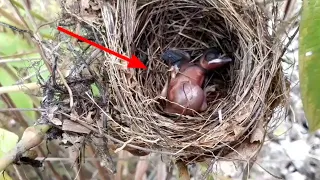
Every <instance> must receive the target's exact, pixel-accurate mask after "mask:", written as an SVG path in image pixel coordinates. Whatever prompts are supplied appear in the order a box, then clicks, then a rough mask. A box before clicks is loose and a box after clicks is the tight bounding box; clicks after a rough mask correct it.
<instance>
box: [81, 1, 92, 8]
mask: <svg viewBox="0 0 320 180" xmlns="http://www.w3.org/2000/svg"><path fill="white" fill-rule="evenodd" d="M89 1H90V0H81V8H82V9H88V8H89V7H90V5H89Z"/></svg>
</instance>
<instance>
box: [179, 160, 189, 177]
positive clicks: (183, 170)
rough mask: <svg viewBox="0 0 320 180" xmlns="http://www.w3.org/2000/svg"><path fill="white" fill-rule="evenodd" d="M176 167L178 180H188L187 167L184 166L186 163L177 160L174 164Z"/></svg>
mask: <svg viewBox="0 0 320 180" xmlns="http://www.w3.org/2000/svg"><path fill="white" fill-rule="evenodd" d="M176 165H177V167H178V170H179V179H180V180H190V175H189V171H188V166H187V165H186V163H185V162H182V161H180V160H178V161H177V162H176Z"/></svg>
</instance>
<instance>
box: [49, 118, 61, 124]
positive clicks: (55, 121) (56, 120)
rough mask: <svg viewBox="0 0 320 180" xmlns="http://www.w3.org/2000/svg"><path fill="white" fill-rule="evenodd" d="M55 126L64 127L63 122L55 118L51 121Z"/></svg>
mask: <svg viewBox="0 0 320 180" xmlns="http://www.w3.org/2000/svg"><path fill="white" fill-rule="evenodd" d="M50 122H52V123H53V124H54V125H57V126H61V125H62V121H61V120H60V119H58V118H53V119H51V121H50Z"/></svg>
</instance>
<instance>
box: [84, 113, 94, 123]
mask: <svg viewBox="0 0 320 180" xmlns="http://www.w3.org/2000/svg"><path fill="white" fill-rule="evenodd" d="M93 113H95V111H90V112H88V115H87V117H86V122H87V123H90V124H91V123H93V122H94V121H93V119H92V114H93Z"/></svg>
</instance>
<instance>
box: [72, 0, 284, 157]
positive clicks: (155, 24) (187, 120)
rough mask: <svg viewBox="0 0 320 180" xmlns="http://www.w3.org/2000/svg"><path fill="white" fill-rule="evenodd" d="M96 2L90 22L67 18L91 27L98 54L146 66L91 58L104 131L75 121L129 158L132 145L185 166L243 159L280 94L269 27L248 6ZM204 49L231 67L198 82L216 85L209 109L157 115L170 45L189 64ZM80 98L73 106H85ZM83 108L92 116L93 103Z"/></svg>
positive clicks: (239, 2)
mask: <svg viewBox="0 0 320 180" xmlns="http://www.w3.org/2000/svg"><path fill="white" fill-rule="evenodd" d="M98 2H99V1H98ZM98 4H99V5H100V7H101V12H102V13H101V14H99V16H100V17H101V19H102V20H101V21H100V24H99V23H96V22H89V21H87V20H83V19H81V18H79V17H78V16H80V15H79V14H78V15H73V16H72V17H76V19H77V20H79V21H84V22H85V24H88V25H89V26H90V27H91V28H92V27H93V29H96V30H98V34H99V35H101V36H102V39H103V40H104V41H103V44H104V45H105V46H106V47H108V48H110V49H112V50H114V51H117V52H119V53H122V54H124V55H126V56H131V55H132V54H135V55H136V56H138V57H139V58H140V59H141V60H143V61H144V62H145V64H146V65H147V66H148V69H147V70H133V69H126V65H125V64H123V63H122V61H120V60H119V59H118V58H116V57H115V56H112V55H109V54H104V55H103V57H100V58H99V62H98V63H97V64H98V65H97V64H96V65H95V66H96V67H99V68H98V69H100V70H101V71H99V73H98V74H100V76H101V79H104V80H105V81H107V83H102V84H101V81H100V80H99V81H98V80H96V83H98V84H100V85H101V86H102V88H103V89H105V90H107V93H106V96H105V98H106V99H107V104H108V106H106V105H105V104H104V105H103V109H105V112H103V113H102V112H101V114H104V115H107V117H108V126H107V127H108V128H107V129H103V128H101V126H99V125H97V124H96V123H93V124H90V123H88V122H82V123H81V124H84V123H85V124H86V127H91V128H90V129H91V130H94V129H96V131H95V132H97V133H101V132H104V133H105V134H106V136H107V137H108V138H109V139H111V140H112V141H113V142H114V144H115V145H117V147H118V148H120V149H122V148H124V149H127V150H130V151H131V152H134V151H135V150H134V149H136V148H138V149H139V150H142V151H147V152H159V153H164V154H167V155H172V156H175V157H179V158H182V159H185V160H188V161H200V160H201V159H202V158H213V157H216V156H218V155H219V156H220V157H224V156H226V155H227V154H229V153H230V152H236V154H237V155H235V156H237V157H243V156H242V154H241V152H244V151H243V150H244V149H247V151H246V152H245V153H246V155H248V157H251V155H253V154H254V153H255V152H256V150H257V148H258V147H259V146H256V145H260V144H261V142H263V139H264V135H265V133H266V131H265V127H266V125H267V124H268V122H269V121H270V119H271V118H272V116H273V110H274V108H275V107H277V106H278V105H279V103H281V102H283V100H284V99H285V94H284V93H285V92H286V86H285V79H284V75H283V72H282V69H281V64H280V62H281V56H282V53H283V46H282V44H281V42H280V41H279V40H278V39H279V37H280V36H279V34H277V33H275V32H276V31H277V29H276V27H277V24H274V23H273V24H272V28H270V24H269V25H268V21H269V20H274V19H270V17H267V16H266V15H265V13H264V12H263V11H264V9H262V8H260V7H259V6H258V5H257V4H256V2H255V1H253V0H216V1H214V0H193V1H191V0H153V1H146V0H145V1H143V0H138V2H134V1H122V0H119V1H117V2H110V3H101V2H100V3H98ZM69 13H70V12H69ZM71 14H72V13H71ZM272 18H274V17H272ZM101 25H102V26H101ZM101 27H102V28H101ZM268 30H269V31H270V32H271V33H269V32H268ZM213 46H217V47H220V48H221V49H223V51H224V52H226V53H229V54H231V55H232V57H233V58H234V60H235V61H234V63H232V64H231V65H230V66H226V67H225V68H223V69H221V70H219V71H217V72H216V73H214V74H213V76H212V77H211V80H210V81H209V82H208V83H207V86H211V85H212V84H217V85H218V89H217V90H216V91H215V92H213V93H209V94H208V102H209V108H208V109H207V110H206V111H205V112H203V113H200V114H198V115H196V116H193V117H191V116H181V115H176V116H174V115H170V116H169V115H167V114H165V113H163V111H162V108H163V106H162V105H163V101H164V99H162V98H161V97H160V92H161V90H162V88H163V85H164V84H165V81H166V80H167V78H168V76H169V74H168V69H169V67H167V65H165V64H164V63H163V61H162V60H161V59H160V55H161V54H162V53H163V52H164V50H166V49H167V48H173V47H175V48H179V49H183V50H186V51H189V52H190V53H191V54H192V56H194V57H198V56H199V55H201V52H202V50H203V49H205V48H208V47H213ZM102 62H103V65H104V66H103V67H101V63H102ZM96 73H97V72H96ZM81 98H82V97H80V96H79V99H76V100H75V101H78V104H79V103H80V104H81V102H83V101H86V103H88V101H91V99H90V100H84V99H85V98H82V99H81ZM80 99H81V101H80ZM88 104H89V105H87V107H91V111H92V107H93V106H95V105H97V104H99V102H98V100H97V103H91V104H90V103H88ZM76 105H77V104H76ZM101 106H102V105H101ZM79 108H80V109H81V108H83V106H81V107H78V110H76V111H77V114H78V115H79V116H82V117H86V114H87V113H88V111H89V110H85V108H83V109H82V110H81V111H79ZM95 108H96V109H97V110H98V111H100V110H101V109H100V108H101V107H99V108H97V107H95ZM96 121H98V120H96ZM123 142H126V143H124V144H123ZM251 145H254V148H253V149H252V148H251ZM250 148H251V149H250ZM235 156H232V157H233V158H234V157H235ZM246 158H247V156H246Z"/></svg>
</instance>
